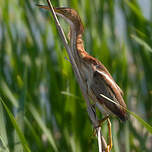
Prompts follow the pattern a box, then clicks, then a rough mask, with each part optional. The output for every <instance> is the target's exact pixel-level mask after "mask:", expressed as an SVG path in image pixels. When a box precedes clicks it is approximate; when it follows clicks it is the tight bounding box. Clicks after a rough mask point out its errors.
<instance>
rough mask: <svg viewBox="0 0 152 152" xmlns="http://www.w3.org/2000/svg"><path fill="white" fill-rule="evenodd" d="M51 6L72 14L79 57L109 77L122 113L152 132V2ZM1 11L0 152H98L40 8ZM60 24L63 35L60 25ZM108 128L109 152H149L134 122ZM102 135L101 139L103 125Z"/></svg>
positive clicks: (25, 3)
mask: <svg viewBox="0 0 152 152" xmlns="http://www.w3.org/2000/svg"><path fill="white" fill-rule="evenodd" d="M52 3H53V5H54V6H68V7H71V8H74V9H76V10H77V11H78V12H79V14H80V16H81V18H82V20H83V23H84V27H85V33H84V42H85V48H86V50H87V51H88V52H89V53H90V54H91V55H93V56H94V57H96V58H98V59H99V60H100V61H101V62H102V63H103V64H104V65H105V66H106V67H107V69H108V70H109V71H110V73H111V74H112V76H113V77H114V79H115V81H116V82H117V83H118V84H119V86H120V87H121V88H122V90H123V91H124V99H125V101H126V103H127V105H128V109H129V110H131V111H133V112H135V113H136V114H138V115H139V116H140V117H141V118H142V119H144V120H145V121H146V122H148V123H149V124H150V125H152V1H151V0H130V1H129V0H124V1H122V0H95V1H91V0H52ZM0 4H1V5H0V101H1V102H0V152H13V151H14V152H22V151H32V152H42V151H43V152H54V151H55V152H59V151H60V152H84V151H88V152H92V151H98V145H97V139H96V137H94V136H93V129H92V125H91V122H90V120H89V117H88V114H87V112H86V104H85V101H84V99H83V97H82V95H81V92H80V89H79V86H78V84H77V82H76V79H75V76H74V74H73V71H72V68H71V65H70V63H69V62H68V61H67V60H65V57H67V58H68V56H67V54H66V51H65V49H64V47H63V43H62V42H61V39H60V38H59V34H58V32H57V30H56V27H55V24H54V20H53V18H52V16H51V15H50V13H49V12H48V11H44V10H42V9H39V8H37V7H36V6H35V4H47V3H46V1H45V0H43V1H42V0H41V1H37V0H5V1H4V0H0ZM60 21H61V25H62V26H63V28H64V30H65V33H66V34H67V32H68V28H67V24H66V23H65V22H64V21H63V20H60ZM101 117H102V116H101ZM14 118H15V119H14ZM15 120H16V121H15ZM111 121H112V133H113V144H114V145H113V148H112V152H129V151H131V152H151V151H152V135H151V134H150V133H149V132H148V131H147V130H146V129H145V128H144V127H143V126H142V125H141V124H140V123H139V122H138V121H137V120H136V119H135V118H133V117H130V119H129V121H127V122H126V123H122V122H120V121H119V120H118V119H117V118H115V117H111ZM102 132H103V134H104V137H105V138H106V139H107V137H108V132H107V125H106V123H104V125H103V126H102Z"/></svg>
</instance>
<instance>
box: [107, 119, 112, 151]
mask: <svg viewBox="0 0 152 152" xmlns="http://www.w3.org/2000/svg"><path fill="white" fill-rule="evenodd" d="M107 122H108V131H109V143H108V145H107V148H106V149H105V152H110V150H111V149H112V132H111V122H110V119H109V118H107Z"/></svg>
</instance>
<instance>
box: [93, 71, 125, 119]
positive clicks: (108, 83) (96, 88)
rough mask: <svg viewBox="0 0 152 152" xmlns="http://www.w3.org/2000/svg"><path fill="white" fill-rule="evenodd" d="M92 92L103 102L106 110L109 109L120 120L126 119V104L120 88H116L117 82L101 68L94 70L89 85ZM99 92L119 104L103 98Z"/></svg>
mask: <svg viewBox="0 0 152 152" xmlns="http://www.w3.org/2000/svg"><path fill="white" fill-rule="evenodd" d="M90 88H91V90H92V92H93V94H94V95H95V96H96V98H97V100H98V101H99V102H100V103H101V104H104V105H105V106H106V107H107V108H108V110H110V111H111V112H112V113H113V114H115V115H116V116H118V117H119V118H120V119H121V120H123V121H124V120H126V119H127V114H126V110H125V109H124V108H126V104H125V102H124V100H123V98H122V96H121V90H120V89H119V88H118V86H117V84H116V83H115V82H114V80H113V79H111V77H109V73H108V74H106V72H104V71H102V70H96V71H95V72H94V74H93V81H92V83H91V86H90ZM100 94H103V95H104V96H106V97H108V98H110V99H111V100H113V101H114V102H116V103H118V104H120V105H121V106H123V107H124V108H122V107H121V106H119V105H117V104H114V103H112V102H110V101H109V100H108V99H105V98H104V97H102V96H101V95H100Z"/></svg>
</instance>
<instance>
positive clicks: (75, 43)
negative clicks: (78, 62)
mask: <svg viewBox="0 0 152 152" xmlns="http://www.w3.org/2000/svg"><path fill="white" fill-rule="evenodd" d="M82 35H83V32H81V31H77V30H75V28H74V27H71V29H70V46H71V49H72V53H73V55H74V57H76V58H81V59H83V58H84V57H85V56H86V55H87V52H86V51H85V49H84V44H83V39H82V37H83V36H82Z"/></svg>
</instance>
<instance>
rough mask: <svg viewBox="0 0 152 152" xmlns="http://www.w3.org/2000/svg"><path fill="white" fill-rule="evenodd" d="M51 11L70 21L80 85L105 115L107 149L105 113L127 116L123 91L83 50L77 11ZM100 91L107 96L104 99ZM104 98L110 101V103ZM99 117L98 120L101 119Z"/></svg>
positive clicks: (101, 65)
mask: <svg viewBox="0 0 152 152" xmlns="http://www.w3.org/2000/svg"><path fill="white" fill-rule="evenodd" d="M38 6H39V7H40V8H44V9H48V10H49V9H50V8H49V7H48V6H43V5H38ZM54 11H55V12H56V14H57V15H58V16H61V17H62V18H64V19H65V20H66V21H67V22H68V23H69V24H70V33H69V37H70V38H69V39H70V48H71V51H72V55H73V57H74V59H75V62H76V64H77V67H78V69H79V72H80V75H81V77H82V80H83V85H85V86H86V87H87V95H88V96H89V98H90V99H91V100H92V101H93V102H94V103H95V105H96V106H97V107H98V108H99V110H100V111H101V112H102V113H105V114H106V117H105V118H104V119H103V120H106V119H107V120H108V129H109V136H110V141H109V145H108V147H107V149H106V151H110V149H111V148H112V135H111V123H110V120H109V118H108V117H109V114H111V113H112V114H115V115H116V116H118V117H119V118H120V119H121V120H122V121H125V120H126V119H127V113H126V104H125V102H124V100H123V97H122V95H123V92H122V90H121V89H120V88H119V86H118V85H117V84H116V82H115V81H114V79H113V78H112V76H111V75H110V73H109V72H108V70H107V69H106V68H105V67H104V65H103V64H102V63H101V62H100V61H98V60H97V59H95V58H94V57H92V56H90V55H89V54H88V53H87V52H86V51H85V49H84V45H83V40H82V35H83V32H84V27H83V24H82V21H81V18H80V16H79V15H78V13H77V12H76V11H75V10H74V9H71V8H54ZM101 94H102V95H104V96H106V97H107V98H104V96H101ZM108 99H111V100H113V101H114V102H110V101H109V100H108ZM115 103H116V104H115ZM107 115H108V116H107ZM103 120H101V122H102V121H103Z"/></svg>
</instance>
